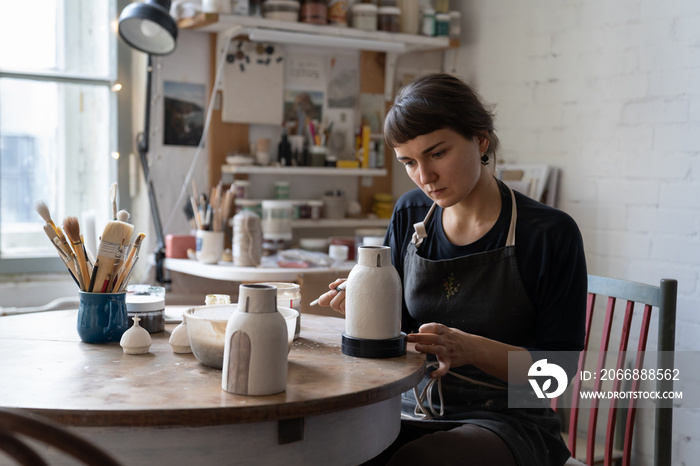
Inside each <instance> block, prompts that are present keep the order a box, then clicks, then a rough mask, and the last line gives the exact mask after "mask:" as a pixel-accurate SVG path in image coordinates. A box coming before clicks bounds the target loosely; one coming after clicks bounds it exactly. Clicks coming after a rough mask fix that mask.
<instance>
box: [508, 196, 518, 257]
mask: <svg viewBox="0 0 700 466" xmlns="http://www.w3.org/2000/svg"><path fill="white" fill-rule="evenodd" d="M508 191H510V200H511V205H512V206H513V208H512V209H511V211H510V227H508V237H507V238H506V246H515V224H516V222H517V221H518V209H516V208H515V193H514V192H513V190H512V189H510V186H508Z"/></svg>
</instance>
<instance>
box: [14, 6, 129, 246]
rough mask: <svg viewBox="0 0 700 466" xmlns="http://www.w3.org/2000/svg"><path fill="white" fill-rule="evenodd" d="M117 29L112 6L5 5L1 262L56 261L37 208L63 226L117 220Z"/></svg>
mask: <svg viewBox="0 0 700 466" xmlns="http://www.w3.org/2000/svg"><path fill="white" fill-rule="evenodd" d="M116 20H117V7H116V1H115V0H101V1H94V0H55V1H45V2H39V3H36V2H22V1H19V2H3V6H2V13H1V14H0V259H6V258H20V257H21V258H28V257H42V256H48V257H56V251H55V249H54V248H53V246H52V245H51V244H50V242H49V241H48V239H47V237H46V235H45V234H44V230H43V225H44V221H43V220H42V219H41V217H39V215H38V214H37V213H36V211H35V210H34V204H35V202H36V201H37V200H43V201H44V202H45V203H46V204H47V206H48V207H49V210H50V211H51V216H52V218H53V220H54V222H55V223H56V224H57V225H60V224H62V222H63V219H65V217H67V216H77V217H78V218H81V215H82V214H83V213H86V212H89V211H92V212H93V214H94V216H95V218H96V219H100V218H103V219H105V220H106V219H108V218H109V216H110V215H111V213H110V203H109V195H108V193H109V187H110V185H111V182H112V180H116V162H115V160H114V158H112V156H111V154H112V153H114V152H116V141H117V124H116V121H117V119H116V116H117V107H116V105H117V99H116V94H115V93H114V92H113V91H112V86H113V83H114V82H115V81H116V74H117V73H116V68H117V66H116V44H117V32H116Z"/></svg>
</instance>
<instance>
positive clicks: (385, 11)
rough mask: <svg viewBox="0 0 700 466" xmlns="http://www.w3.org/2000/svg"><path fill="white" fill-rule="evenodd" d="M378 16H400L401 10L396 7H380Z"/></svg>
mask: <svg viewBox="0 0 700 466" xmlns="http://www.w3.org/2000/svg"><path fill="white" fill-rule="evenodd" d="M379 14H380V15H400V14H401V8H399V7H397V6H380V7H379Z"/></svg>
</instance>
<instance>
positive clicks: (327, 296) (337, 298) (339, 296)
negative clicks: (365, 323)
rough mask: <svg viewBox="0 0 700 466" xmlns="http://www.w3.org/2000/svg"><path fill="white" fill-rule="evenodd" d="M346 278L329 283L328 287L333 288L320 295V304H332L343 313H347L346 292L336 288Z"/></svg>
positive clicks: (331, 305) (332, 306)
mask: <svg viewBox="0 0 700 466" xmlns="http://www.w3.org/2000/svg"><path fill="white" fill-rule="evenodd" d="M345 280H346V279H345V278H339V279H337V280H336V281H334V282H333V283H331V284H330V285H328V288H330V289H331V290H330V291H328V292H327V293H323V294H322V295H321V296H319V298H318V304H319V305H320V306H330V307H331V308H333V309H334V310H336V311H338V312H340V313H341V314H345V293H344V292H343V291H338V290H336V288H338V286H339V285H340V284H341V283H343V282H344V281H345Z"/></svg>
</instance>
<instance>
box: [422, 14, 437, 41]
mask: <svg viewBox="0 0 700 466" xmlns="http://www.w3.org/2000/svg"><path fill="white" fill-rule="evenodd" d="M420 33H421V34H422V35H424V36H434V35H435V10H433V9H432V8H424V9H423V12H422V16H421V28H420Z"/></svg>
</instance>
